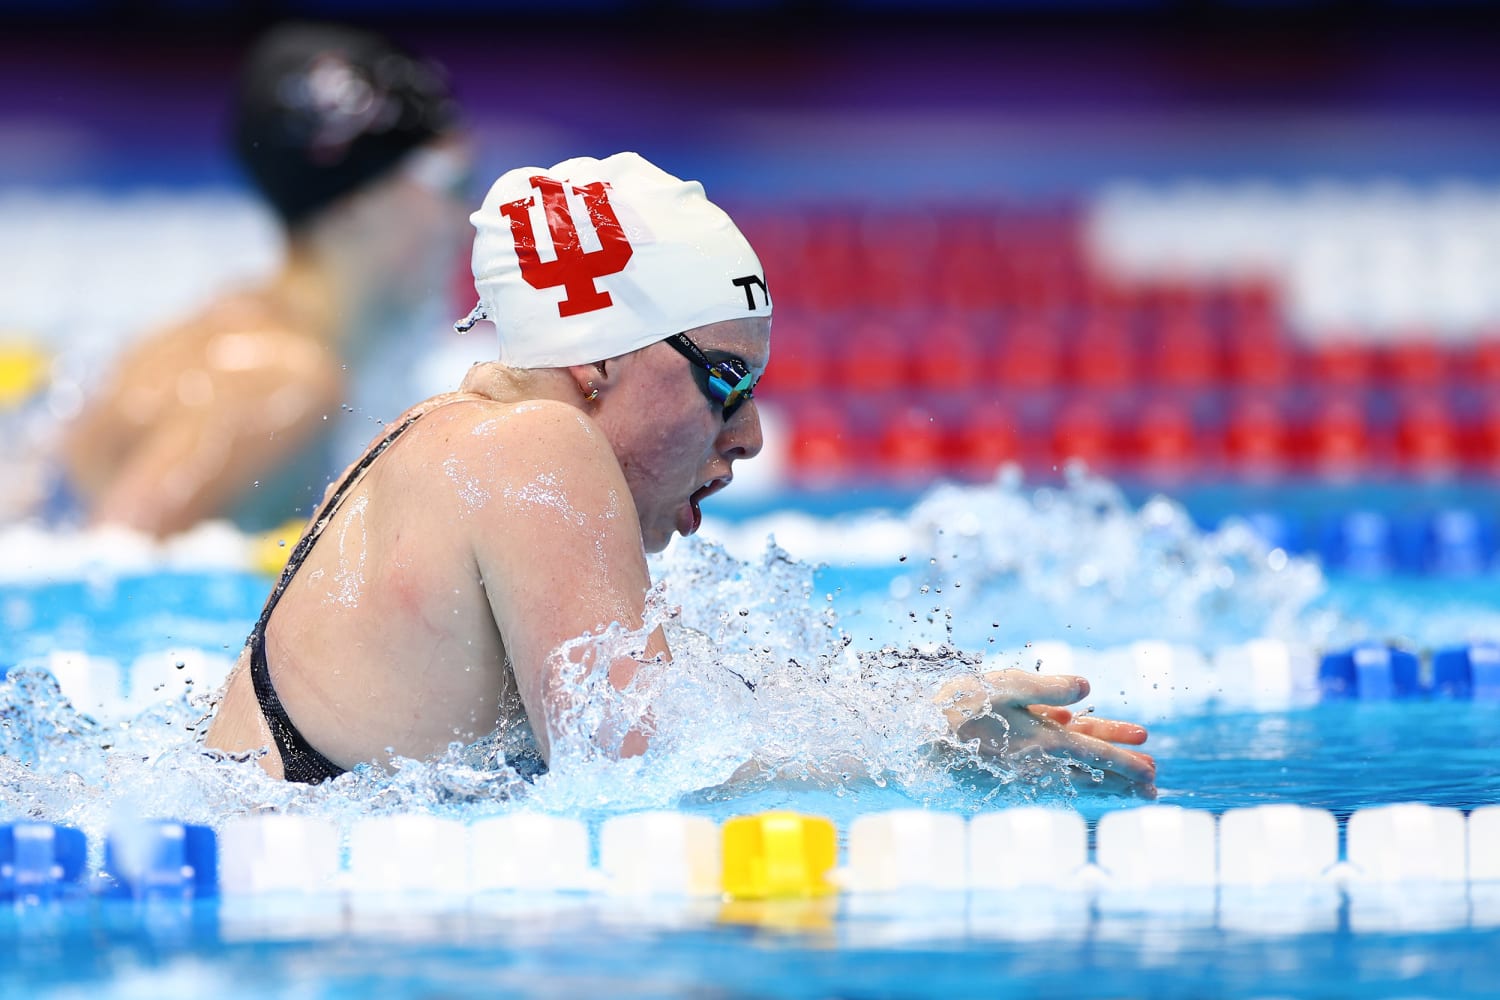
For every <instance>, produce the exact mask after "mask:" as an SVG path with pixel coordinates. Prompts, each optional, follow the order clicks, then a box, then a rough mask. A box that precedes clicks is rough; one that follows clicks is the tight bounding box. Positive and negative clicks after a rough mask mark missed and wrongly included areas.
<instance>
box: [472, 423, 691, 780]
mask: <svg viewBox="0 0 1500 1000" xmlns="http://www.w3.org/2000/svg"><path fill="white" fill-rule="evenodd" d="M497 441H498V445H497V447H496V449H495V451H494V453H493V454H492V455H484V454H483V453H478V454H476V453H474V452H473V451H472V450H471V449H468V448H463V449H461V450H460V452H459V454H465V455H469V456H470V457H469V459H467V460H469V461H474V462H476V463H484V464H487V465H488V468H487V470H486V471H487V473H488V478H491V481H494V482H495V483H496V488H495V489H494V490H493V491H492V492H491V494H490V495H489V496H487V497H486V498H485V499H484V500H483V503H484V505H485V506H486V507H487V508H488V507H491V506H493V505H499V509H498V510H497V511H494V512H493V513H494V514H497V515H498V516H490V517H486V518H484V521H485V522H486V523H487V524H488V525H503V526H504V527H503V529H502V530H486V529H485V528H480V529H479V530H477V531H476V532H475V534H474V537H473V543H472V544H473V552H474V558H475V561H476V563H477V565H478V569H479V573H480V578H481V580H482V581H483V583H484V587H485V590H486V593H487V596H488V599H489V603H490V609H491V611H492V613H493V614H494V616H495V622H496V624H497V625H498V626H499V629H500V634H501V636H502V637H503V639H504V643H505V649H506V653H507V655H508V657H509V659H510V661H511V667H512V669H513V671H514V673H515V679H516V683H517V685H518V687H519V689H520V695H521V701H522V703H523V705H524V706H525V708H526V714H527V717H528V719H529V720H530V721H531V728H532V731H533V733H534V734H535V736H536V740H537V744H538V748H539V749H540V751H541V753H542V756H543V758H544V759H547V760H549V761H550V759H551V752H552V746H551V740H552V735H553V733H552V729H551V725H552V723H553V722H554V721H555V720H556V719H557V718H558V717H559V716H560V715H561V713H562V712H564V711H565V710H566V708H567V707H568V705H567V699H568V697H569V696H570V693H569V686H568V685H564V684H560V683H559V677H558V673H559V672H560V666H561V665H560V664H559V663H558V661H556V660H555V659H553V658H552V656H551V654H552V652H553V651H554V650H556V649H557V648H558V647H559V646H561V645H562V644H563V643H565V642H567V641H568V640H570V639H574V638H577V637H579V636H581V635H584V634H586V633H590V632H598V631H600V630H602V629H604V628H607V627H608V626H609V625H610V624H611V623H613V622H620V623H622V624H623V625H625V626H627V627H629V628H632V629H635V628H640V626H641V623H642V621H643V620H644V612H645V600H646V591H647V589H648V588H649V586H650V573H649V571H648V569H647V567H646V556H645V551H644V550H643V548H642V545H641V530H640V524H639V522H638V520H637V517H636V512H635V506H634V502H633V500H632V498H631V495H630V490H629V488H628V486H627V485H626V483H625V478H624V474H623V473H622V472H621V471H620V467H619V464H618V462H617V461H616V459H615V456H614V452H613V451H612V450H611V448H610V446H609V442H608V441H607V440H605V438H604V435H603V434H602V433H601V432H600V431H598V430H597V429H596V428H594V427H593V425H592V424H591V423H590V422H589V421H588V419H587V418H586V417H584V416H583V415H582V414H580V413H578V411H576V410H574V409H572V408H571V407H568V406H566V405H564V404H560V403H529V404H522V405H520V406H518V407H516V410H515V412H513V413H511V414H510V415H509V416H507V417H506V418H505V429H504V432H503V434H502V435H501V436H499V437H498V438H497ZM645 655H646V656H647V657H648V658H652V657H657V656H666V655H667V645H666V640H665V638H664V637H663V636H662V634H661V630H660V629H658V630H656V631H655V632H653V633H652V635H651V637H650V641H649V642H648V644H647V647H646V650H645ZM636 666H637V662H636V661H635V660H633V659H630V658H628V657H627V658H622V659H618V660H616V661H615V662H613V663H611V664H609V667H608V669H609V678H610V681H611V682H612V683H613V684H614V685H615V686H616V687H617V688H623V687H625V686H626V685H628V684H629V683H630V681H631V679H632V678H633V677H634V676H635V670H636ZM646 744H647V738H646V736H645V734H643V733H641V732H639V731H632V732H631V733H629V734H627V735H626V736H625V737H624V742H623V744H622V745H621V748H620V754H621V756H626V757H630V756H636V755H638V754H640V753H643V752H644V751H645V749H646Z"/></svg>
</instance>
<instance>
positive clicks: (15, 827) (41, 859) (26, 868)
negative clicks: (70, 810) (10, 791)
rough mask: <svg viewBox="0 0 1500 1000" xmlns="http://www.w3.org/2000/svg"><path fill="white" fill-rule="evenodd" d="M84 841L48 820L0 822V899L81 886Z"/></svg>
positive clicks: (85, 850) (46, 894)
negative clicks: (2, 823) (38, 821)
mask: <svg viewBox="0 0 1500 1000" xmlns="http://www.w3.org/2000/svg"><path fill="white" fill-rule="evenodd" d="M87 859H88V841H87V838H86V837H85V836H84V833H83V831H82V830H75V829H73V828H72V827H67V826H54V825H53V824H51V823H28V822H22V823H7V824H4V825H0V900H4V901H11V900H27V899H41V898H49V897H52V896H55V895H58V894H59V893H64V892H67V891H68V890H72V889H79V888H81V886H82V882H83V874H84V869H85V867H86V863H87Z"/></svg>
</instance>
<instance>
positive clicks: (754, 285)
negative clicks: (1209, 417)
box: [206, 153, 1155, 794]
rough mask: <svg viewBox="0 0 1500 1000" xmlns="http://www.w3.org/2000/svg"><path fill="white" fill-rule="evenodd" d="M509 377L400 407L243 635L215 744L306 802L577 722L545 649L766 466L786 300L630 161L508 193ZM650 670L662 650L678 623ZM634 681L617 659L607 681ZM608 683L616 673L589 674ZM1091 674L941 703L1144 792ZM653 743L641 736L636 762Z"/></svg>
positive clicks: (998, 677)
mask: <svg viewBox="0 0 1500 1000" xmlns="http://www.w3.org/2000/svg"><path fill="white" fill-rule="evenodd" d="M471 221H472V222H473V224H474V226H475V229H476V236H475V241H474V252H473V269H474V275H475V285H476V288H477V290H478V293H479V305H478V306H476V307H475V310H474V312H473V313H471V314H470V316H469V317H468V318H467V319H465V320H464V321H463V322H462V324H461V325H473V324H474V323H476V322H478V321H480V320H483V319H488V320H490V321H492V322H493V323H494V324H495V325H496V327H497V329H498V332H499V359H498V361H493V362H484V363H480V364H477V365H475V366H474V367H473V368H472V369H471V370H470V372H469V374H468V376H467V377H466V378H465V379H464V381H463V384H462V386H461V387H460V388H459V390H458V391H457V392H455V393H452V394H449V395H444V396H438V397H434V398H432V399H429V400H427V401H425V402H423V403H421V404H419V405H418V406H416V407H414V408H413V409H411V410H410V411H408V412H407V413H406V414H405V415H404V416H403V417H402V418H401V419H400V420H399V421H397V422H396V423H394V424H393V425H392V426H391V427H390V429H389V430H388V431H387V432H386V433H384V434H382V435H380V436H379V438H378V439H377V440H376V441H375V442H374V443H373V444H372V446H371V447H370V448H369V450H368V451H366V453H365V454H364V455H363V456H362V457H361V458H360V459H359V460H358V461H357V462H356V463H355V464H354V465H353V466H351V467H350V468H349V470H348V471H347V473H346V474H345V475H344V477H343V478H342V480H341V481H339V482H337V483H336V484H334V485H333V486H332V487H330V489H329V491H328V494H327V496H326V499H325V502H324V505H323V507H322V508H321V509H320V510H319V511H318V512H317V513H316V514H315V515H314V517H313V519H312V522H311V524H310V525H309V527H308V529H307V531H306V532H305V534H304V535H303V537H302V539H301V540H300V541H299V542H298V544H297V546H296V548H295V549H294V551H293V553H292V556H291V558H290V560H289V561H288V563H287V567H286V570H285V571H284V573H283V574H282V576H281V579H280V580H279V581H278V583H277V584H276V586H275V588H274V590H273V592H272V595H271V597H270V600H269V601H268V602H267V604H266V607H265V610H264V612H263V613H262V615H261V618H260V621H259V622H258V623H257V624H256V626H255V628H254V630H253V631H252V633H251V636H250V639H249V642H248V643H247V645H246V648H245V651H244V653H243V654H242V655H241V657H240V661H239V663H238V664H237V666H236V667H235V669H234V671H233V672H232V674H231V676H230V678H229V680H228V681H227V683H226V686H225V689H224V691H223V693H222V698H221V700H220V701H219V703H218V705H217V708H216V715H215V717H214V719H213V721H212V724H211V726H210V728H209V731H208V734H207V737H206V745H207V746H208V747H210V748H213V749H218V750H222V751H229V752H235V753H243V752H247V751H254V750H257V749H259V748H267V752H266V753H265V755H264V756H262V757H261V758H260V763H261V765H262V767H264V769H265V770H266V771H267V772H268V773H269V774H271V775H273V776H275V777H284V778H287V779H289V780H294V781H303V782H321V781H324V780H326V779H329V778H333V777H335V776H337V775H339V774H341V773H343V772H344V771H345V770H347V769H348V768H350V767H353V766H354V765H356V764H358V763H361V762H366V761H375V762H377V763H386V762H388V761H389V758H390V754H391V752H392V751H393V752H394V753H396V754H398V755H400V756H403V757H409V758H417V759H423V758H430V757H432V756H434V755H437V754H440V753H442V752H443V751H444V750H446V749H447V747H448V746H449V744H450V743H452V742H453V741H455V740H460V741H465V742H472V741H475V740H478V739H480V738H482V737H485V736H487V735H489V734H491V733H493V732H495V731H496V730H497V729H500V728H505V729H507V730H509V729H511V728H512V727H515V726H518V725H526V726H529V728H530V730H531V734H532V738H533V740H534V743H535V748H536V753H537V755H538V757H539V758H540V763H541V764H543V765H544V764H545V762H546V761H547V759H548V757H549V755H550V752H551V748H550V734H551V732H552V723H553V722H554V721H555V720H557V719H558V718H560V716H561V714H562V713H563V712H565V711H566V709H567V707H568V703H567V699H568V698H569V697H570V695H569V689H568V687H567V686H566V685H565V684H562V683H559V674H560V672H561V671H563V670H564V669H566V668H565V665H564V664H562V663H561V662H560V659H559V658H557V657H551V656H550V654H552V653H553V652H554V651H556V650H558V649H559V648H560V647H562V646H563V644H564V643H565V642H567V641H568V640H571V639H574V638H577V637H579V636H583V635H586V634H591V633H594V634H597V633H598V632H600V631H601V630H604V629H606V628H607V627H608V626H610V625H611V624H612V623H621V624H623V625H625V626H627V627H629V628H632V629H639V628H641V627H642V626H643V622H644V614H645V601H646V595H647V590H648V588H649V586H650V582H651V581H650V579H649V574H648V568H647V562H646V553H647V552H657V551H660V550H662V549H663V548H664V547H665V546H666V545H667V543H668V541H669V540H670V539H671V538H672V536H673V534H674V533H675V534H681V535H691V534H692V533H693V532H695V531H696V530H697V529H698V526H699V523H700V520H701V513H700V512H701V508H702V505H703V504H704V503H705V502H707V501H708V500H709V499H710V498H711V497H712V496H713V495H714V494H716V493H718V492H719V491H720V490H722V489H724V488H726V487H728V486H729V485H730V483H731V481H732V480H733V478H734V474H735V468H736V465H737V464H738V463H740V462H743V461H748V460H749V459H752V458H754V457H755V455H756V454H757V453H758V452H759V451H760V450H761V445H762V439H761V425H760V416H759V413H758V411H757V404H756V401H755V398H754V388H755V385H756V382H757V380H758V379H759V378H760V377H761V375H762V373H763V372H764V371H765V370H766V366H767V364H768V363H769V361H770V351H771V342H770V333H771V299H770V296H769V293H768V290H767V287H766V280H765V272H764V270H763V269H762V267H761V264H760V261H759V260H758V259H757V257H756V255H755V252H754V251H753V250H752V249H751V247H750V245H749V243H748V242H746V240H745V238H744V237H743V236H742V235H741V234H740V232H739V230H738V229H737V228H736V227H735V225H734V223H733V222H732V221H731V220H730V219H729V217H728V216H727V215H726V214H725V213H724V212H723V211H721V210H720V209H719V208H717V207H716V206H715V205H714V204H712V203H711V202H710V201H708V200H707V198H706V197H705V195H704V191H703V188H702V187H701V185H699V184H698V183H697V182H685V181H682V180H679V179H678V178H676V177H673V176H672V175H670V174H668V173H666V172H664V171H662V170H661V169H659V168H657V167H656V166H654V165H652V164H651V163H649V162H647V161H646V160H644V159H642V158H641V157H640V156H638V155H636V154H634V153H620V154H617V155H615V156H611V157H609V158H607V159H604V160H595V159H591V158H578V159H573V160H567V161H564V162H562V163H559V164H557V165H555V166H553V167H552V168H550V169H541V168H523V169H518V170H513V171H510V172H508V173H506V174H505V175H504V176H502V177H501V178H500V179H499V180H498V181H496V182H495V184H494V186H493V187H492V188H491V189H490V191H489V194H488V195H487V196H486V198H485V199H484V202H483V205H482V206H481V207H480V208H479V210H478V211H476V212H475V213H474V214H473V215H472V216H471ZM645 654H646V656H647V657H648V658H656V657H661V658H666V657H667V656H668V650H667V645H666V641H665V638H664V636H663V633H662V630H661V629H660V628H658V629H656V630H655V631H654V632H652V633H651V635H650V639H649V641H648V643H647V645H646V650H645ZM638 667H639V663H638V662H637V661H636V660H634V659H631V658H625V659H621V660H616V661H614V662H612V663H608V664H605V665H603V666H602V669H606V670H607V671H608V677H609V680H610V681H611V682H612V683H613V684H614V685H615V686H616V687H617V688H623V687H625V686H626V685H628V684H629V683H630V681H631V679H632V677H633V676H634V674H635V671H636V670H637V669H638ZM593 669H601V667H600V666H595V667H593ZM1087 692H1088V686H1087V683H1086V682H1084V681H1083V680H1082V679H1081V678H1074V677H1057V676H1037V675H1034V674H1030V673H1027V672H1025V671H1020V670H1010V671H1000V672H997V673H992V674H987V675H984V676H982V677H981V676H974V677H964V678H961V679H959V680H956V681H953V682H951V683H950V684H949V685H947V686H946V687H945V688H944V689H943V690H941V691H938V692H936V693H935V697H936V699H937V701H938V703H939V704H940V705H941V706H942V708H943V710H944V711H945V713H946V714H947V717H948V719H949V722H950V723H951V725H952V727H953V728H954V729H955V730H956V731H957V734H958V736H959V737H960V738H962V739H965V740H973V741H977V743H978V745H979V747H980V749H981V751H983V752H988V753H995V754H999V753H1008V754H1023V753H1027V752H1031V751H1045V752H1048V753H1051V754H1056V755H1062V756H1066V757H1070V758H1072V759H1074V760H1077V761H1080V762H1084V763H1087V764H1089V765H1090V766H1093V767H1096V768H1099V769H1101V770H1102V771H1103V772H1104V773H1105V775H1106V776H1107V778H1108V779H1110V781H1109V783H1110V784H1111V786H1112V787H1123V788H1128V789H1133V790H1136V791H1139V792H1142V793H1145V794H1149V793H1150V791H1151V789H1152V786H1153V783H1154V780H1155V763H1154V762H1153V761H1152V759H1151V758H1150V757H1149V756H1148V755H1146V754H1144V753H1141V752H1139V751H1136V750H1132V749H1130V746H1131V745H1135V744H1139V743H1141V742H1143V741H1144V740H1145V738H1146V732H1145V730H1144V729H1143V728H1141V727H1140V726H1135V725H1132V724H1129V723H1125V722H1115V721H1111V720H1106V719H1096V718H1091V717H1078V718H1075V717H1073V716H1072V714H1071V713H1070V712H1069V711H1068V709H1067V707H1066V706H1068V705H1070V704H1072V703H1074V702H1076V701H1078V700H1079V699H1081V698H1082V697H1084V696H1085V695H1086V694H1087ZM648 739H649V738H648V736H647V735H646V734H644V733H642V732H640V731H632V732H631V733H629V734H627V735H626V736H625V738H624V740H623V743H622V745H621V748H620V753H621V755H622V756H634V755H638V754H640V753H642V752H644V751H645V750H646V748H647V745H648Z"/></svg>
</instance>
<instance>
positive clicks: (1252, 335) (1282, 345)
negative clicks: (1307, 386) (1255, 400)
mask: <svg viewBox="0 0 1500 1000" xmlns="http://www.w3.org/2000/svg"><path fill="white" fill-rule="evenodd" d="M1225 355H1226V357H1225V363H1226V367H1227V369H1228V375H1229V379H1230V381H1231V382H1234V383H1237V384H1240V385H1244V386H1264V387H1276V386H1284V385H1287V384H1288V383H1290V382H1291V381H1292V380H1293V379H1294V378H1296V376H1297V374H1298V368H1299V365H1298V352H1297V350H1296V347H1295V346H1294V345H1293V344H1292V343H1291V341H1290V340H1289V338H1288V337H1287V336H1286V333H1285V331H1284V330H1283V329H1282V327H1281V324H1280V322H1279V321H1276V320H1274V319H1272V318H1268V317H1261V318H1259V319H1256V320H1255V321H1254V322H1253V323H1252V324H1250V325H1238V326H1234V327H1231V329H1230V334H1229V337H1228V339H1227V342H1226V351H1225Z"/></svg>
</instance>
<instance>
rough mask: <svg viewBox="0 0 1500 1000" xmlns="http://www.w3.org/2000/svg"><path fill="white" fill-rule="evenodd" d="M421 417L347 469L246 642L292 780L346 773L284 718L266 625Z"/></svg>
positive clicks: (259, 697)
mask: <svg viewBox="0 0 1500 1000" xmlns="http://www.w3.org/2000/svg"><path fill="white" fill-rule="evenodd" d="M421 415H422V414H421V413H416V414H413V415H411V416H409V417H407V418H406V419H405V420H403V421H402V422H401V423H399V424H397V425H396V427H395V428H394V429H393V430H392V431H391V432H390V433H389V434H387V435H386V436H385V437H383V438H381V439H380V440H379V441H378V442H377V443H376V444H375V445H374V447H372V448H371V449H370V450H369V451H368V452H366V453H365V455H364V457H363V458H361V459H360V460H359V462H358V464H356V465H355V466H354V468H352V469H350V470H349V474H348V475H347V476H345V477H344V481H343V482H342V483H340V484H339V488H338V489H337V490H335V491H334V493H333V496H331V497H329V498H328V502H327V503H325V504H324V505H323V511H322V513H321V514H320V515H319V516H318V519H317V520H316V521H315V522H313V525H312V527H311V528H309V529H308V530H307V532H306V533H305V534H304V535H303V536H302V538H301V539H300V540H299V541H298V542H297V547H296V548H294V549H293V550H292V554H291V557H290V558H288V559H287V562H286V568H285V569H283V570H282V571H281V579H279V580H277V581H276V587H275V589H274V590H272V591H271V596H270V598H269V599H268V600H267V601H266V607H265V610H264V611H262V612H261V613H260V620H259V621H257V622H256V623H255V628H254V629H253V630H252V631H251V632H250V638H249V640H248V643H247V644H248V645H249V647H250V681H251V683H252V684H254V686H255V700H256V701H258V702H259V703H260V711H261V714H262V715H263V716H265V719H266V724H267V725H268V726H270V728H271V738H272V739H274V740H275V741H276V749H277V751H278V752H280V754H281V767H282V770H283V772H284V773H285V775H286V779H287V780H288V781H300V782H303V783H305V784H309V785H317V784H321V783H322V782H324V781H327V780H328V779H330V778H337V777H338V776H339V775H341V774H343V773H344V770H345V769H344V768H342V767H339V766H338V765H337V764H335V763H334V762H333V761H331V760H329V759H328V758H327V757H325V756H323V755H322V754H321V753H319V752H318V751H317V749H316V748H314V747H313V745H312V744H311V743H309V742H307V737H305V736H303V735H302V734H301V733H300V732H298V731H297V727H296V725H294V724H293V723H292V720H291V717H290V716H288V715H287V714H286V708H285V707H284V706H283V705H282V704H281V699H280V698H279V697H277V695H276V688H275V687H274V686H273V685H272V684H271V666H270V664H269V663H267V662H266V624H267V623H268V622H270V620H271V612H272V611H275V610H276V603H277V602H278V601H280V600H281V595H282V594H283V593H284V592H285V591H286V588H287V586H288V585H289V584H290V583H291V582H292V577H294V576H296V575H297V570H298V569H300V568H301V566H302V563H303V562H304V561H305V560H306V559H307V556H308V553H310V552H311V551H312V547H313V545H314V544H315V543H316V542H317V540H318V538H319V536H321V535H322V534H323V529H324V528H326V527H328V524H329V522H330V521H332V520H333V515H334V514H335V513H336V512H337V511H338V508H339V504H340V503H341V502H343V499H344V496H345V495H346V494H347V493H348V492H349V490H350V489H351V488H352V487H353V486H354V484H355V483H356V482H358V480H359V477H360V476H361V475H363V474H364V471H365V470H366V469H368V468H369V467H370V463H371V462H373V461H375V459H377V458H379V457H380V453H381V452H383V451H385V450H386V448H388V447H390V444H391V442H392V441H394V440H396V438H398V437H400V436H401V434H402V432H404V431H405V430H406V429H407V428H408V427H410V426H411V425H412V423H413V422H415V421H416V419H417V418H418V417H419V416H421Z"/></svg>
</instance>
